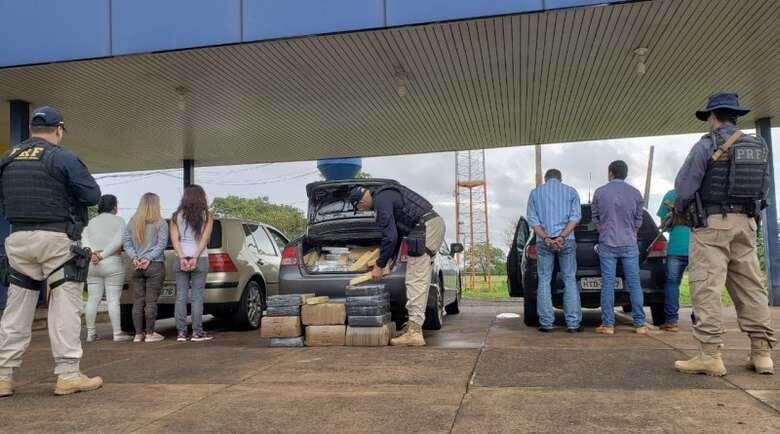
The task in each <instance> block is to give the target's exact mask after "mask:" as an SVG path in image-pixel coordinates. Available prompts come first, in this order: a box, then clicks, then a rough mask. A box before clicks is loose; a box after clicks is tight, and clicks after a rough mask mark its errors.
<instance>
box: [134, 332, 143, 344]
mask: <svg viewBox="0 0 780 434" xmlns="http://www.w3.org/2000/svg"><path fill="white" fill-rule="evenodd" d="M143 341H144V334H143V333H136V335H135V337H134V338H133V342H134V343H136V344H137V343H139V342H143Z"/></svg>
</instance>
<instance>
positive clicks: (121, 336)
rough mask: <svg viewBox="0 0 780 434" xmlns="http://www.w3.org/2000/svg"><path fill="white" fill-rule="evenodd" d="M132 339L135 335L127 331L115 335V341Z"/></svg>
mask: <svg viewBox="0 0 780 434" xmlns="http://www.w3.org/2000/svg"><path fill="white" fill-rule="evenodd" d="M132 340H133V337H132V336H130V335H129V334H127V333H119V334H118V335H114V342H127V341H132Z"/></svg>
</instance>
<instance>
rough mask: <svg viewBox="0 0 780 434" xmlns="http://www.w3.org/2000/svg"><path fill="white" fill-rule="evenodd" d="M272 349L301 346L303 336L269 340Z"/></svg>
mask: <svg viewBox="0 0 780 434" xmlns="http://www.w3.org/2000/svg"><path fill="white" fill-rule="evenodd" d="M271 346H272V347H283V348H295V347H302V346H303V336H298V337H296V338H271Z"/></svg>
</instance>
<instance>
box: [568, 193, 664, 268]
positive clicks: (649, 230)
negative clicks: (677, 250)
mask: <svg viewBox="0 0 780 434" xmlns="http://www.w3.org/2000/svg"><path fill="white" fill-rule="evenodd" d="M657 234H658V227H657V226H656V225H655V222H653V219H652V217H650V214H649V213H647V211H645V212H644V217H643V221H642V226H641V227H640V228H639V233H638V235H637V244H638V246H639V262H640V263H641V262H642V261H644V260H645V258H646V257H647V249H648V248H649V247H650V244H651V243H652V242H653V239H654V238H655V237H656V235H657ZM574 236H575V238H576V239H577V267H579V268H582V267H599V260H598V255H597V254H596V253H595V251H594V250H593V248H594V246H595V245H596V244H598V242H599V233H598V231H597V230H596V225H595V224H594V223H593V221H592V220H591V212H590V206H589V205H585V206H583V207H582V219H581V220H580V223H579V224H578V225H577V227H576V228H575V229H574Z"/></svg>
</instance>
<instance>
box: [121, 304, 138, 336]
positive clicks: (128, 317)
mask: <svg viewBox="0 0 780 434" xmlns="http://www.w3.org/2000/svg"><path fill="white" fill-rule="evenodd" d="M119 323H120V324H121V327H122V331H123V332H125V333H131V334H134V333H135V326H134V325H133V305H132V304H123V305H120V306H119Z"/></svg>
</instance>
